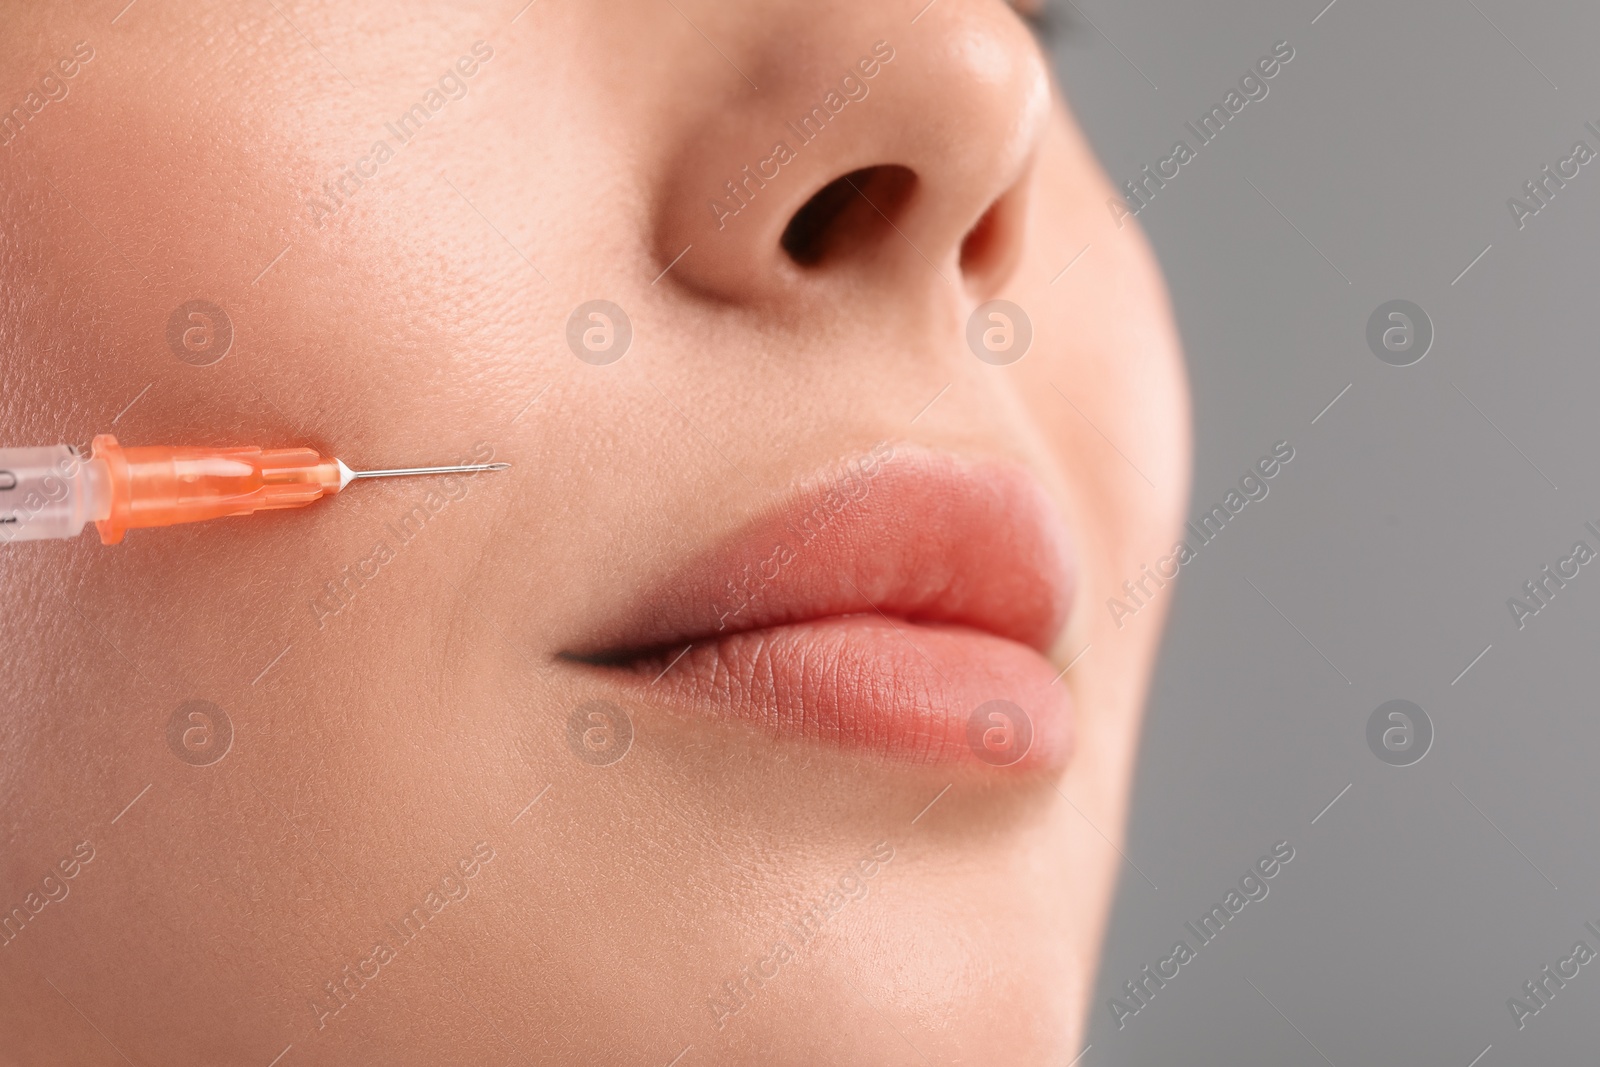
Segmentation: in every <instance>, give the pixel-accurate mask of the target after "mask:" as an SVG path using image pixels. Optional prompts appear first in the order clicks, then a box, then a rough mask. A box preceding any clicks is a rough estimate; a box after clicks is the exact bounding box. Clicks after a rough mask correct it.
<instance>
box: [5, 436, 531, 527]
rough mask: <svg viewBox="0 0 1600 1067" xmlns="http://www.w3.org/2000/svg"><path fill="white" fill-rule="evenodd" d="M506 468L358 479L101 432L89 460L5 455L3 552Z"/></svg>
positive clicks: (268, 452) (53, 451)
mask: <svg viewBox="0 0 1600 1067" xmlns="http://www.w3.org/2000/svg"><path fill="white" fill-rule="evenodd" d="M509 466H511V464H509V463H477V464H466V465H458V466H451V467H403V468H397V469H393V470H374V471H353V470H351V469H350V468H349V467H347V466H345V464H344V461H343V460H338V459H331V458H328V457H324V456H322V455H320V454H319V453H317V452H316V451H315V450H313V449H309V448H270V449H263V448H256V447H254V446H249V445H247V446H243V447H239V448H187V447H183V446H165V445H154V446H145V447H141V448H123V447H122V446H121V445H119V444H117V439H116V438H115V437H113V436H111V435H110V434H100V435H99V436H98V437H96V438H95V439H94V443H93V444H92V445H91V447H90V452H89V457H88V458H87V459H85V458H84V457H83V456H82V455H81V454H80V453H79V452H78V450H77V449H76V448H73V447H72V446H71V445H54V446H50V447H45V448H0V544H6V543H9V542H11V541H37V540H42V539H44V538H62V537H76V536H77V535H78V534H79V533H80V532H81V531H82V530H83V526H84V523H86V522H93V523H94V524H95V527H96V528H97V529H98V530H99V531H100V540H101V541H102V542H103V543H104V544H108V545H114V544H117V543H118V542H120V541H121V540H122V535H123V533H124V532H125V531H127V530H130V529H134V528H136V527H142V526H171V525H173V524H175V523H180V522H201V521H203V520H205V519H217V518H221V517H223V516H225V515H249V514H251V513H252V512H256V511H264V510H266V509H268V508H299V507H304V506H305V505H307V504H309V503H311V502H312V501H314V500H321V499H322V498H323V497H325V496H332V495H333V494H334V493H337V492H339V491H340V490H341V489H343V488H344V487H345V486H347V485H349V484H350V483H351V482H353V481H355V480H356V479H358V478H393V477H399V476H401V475H409V474H471V473H474V472H477V471H497V470H504V469H505V468H507V467H509Z"/></svg>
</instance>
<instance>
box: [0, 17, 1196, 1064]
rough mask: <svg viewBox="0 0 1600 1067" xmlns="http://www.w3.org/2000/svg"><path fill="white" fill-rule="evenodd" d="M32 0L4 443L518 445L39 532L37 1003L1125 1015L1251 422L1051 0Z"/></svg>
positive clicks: (7, 822) (4, 998)
mask: <svg viewBox="0 0 1600 1067" xmlns="http://www.w3.org/2000/svg"><path fill="white" fill-rule="evenodd" d="M8 7H9V10H7V11H6V13H5V15H4V18H3V19H0V24H3V25H4V29H0V70H4V71H5V72H6V74H5V78H4V84H3V86H0V89H3V92H4V93H5V94H6V95H5V96H4V97H3V98H0V106H4V107H7V108H9V107H11V106H12V105H13V104H16V105H18V106H19V107H20V108H21V112H13V113H12V119H11V125H10V126H0V138H3V139H5V140H6V145H5V148H4V151H3V152H0V193H3V198H0V226H3V231H0V292H4V293H5V294H6V298H5V301H4V304H3V306H0V331H3V339H0V351H3V352H4V363H3V370H4V376H3V381H4V384H3V389H0V404H3V411H4V420H3V425H4V427H5V432H4V436H5V440H3V441H0V444H3V445H33V444H48V443H54V442H57V441H60V440H66V441H72V442H79V443H82V442H86V441H87V439H88V438H89V437H90V436H91V435H93V434H95V433H99V432H114V433H116V434H117V435H118V437H119V438H120V439H121V440H122V441H123V443H124V444H159V443H170V444H197V445H223V444H260V445H263V446H286V445H296V444H305V445H310V446H312V447H315V448H319V449H321V450H323V451H324V452H326V453H328V454H334V455H338V456H339V457H340V458H342V459H344V460H345V461H346V462H348V463H349V464H350V465H351V466H354V467H357V468H361V467H375V466H404V465H414V464H422V463H449V462H461V461H463V460H466V461H479V460H485V459H489V458H491V457H492V458H493V459H494V460H504V461H507V462H509V463H510V464H511V467H510V469H509V470H507V471H504V472H501V473H493V474H478V475H474V476H470V477H463V478H454V479H442V480H431V481H428V480H420V479H419V480H406V481H402V480H395V481H388V482H376V483H363V484H359V485H356V486H352V487H351V488H350V489H349V490H347V491H346V492H345V493H344V494H343V495H342V496H340V497H338V498H336V499H334V500H332V501H325V502H323V503H321V504H318V505H315V506H313V507H312V508H310V509H308V510H305V511H297V512H283V513H271V514H263V515H258V516H256V517H255V518H253V519H249V520H224V521H217V522H212V523H207V524H203V525H194V526H185V527H175V528H172V529H166V530H149V531H134V532H133V533H131V534H130V535H129V537H128V539H127V541H126V543H124V544H122V545H120V546H117V547H102V546H100V545H99V544H97V543H94V540H93V539H92V538H89V537H85V538H81V539H79V540H78V541H76V542H41V543H34V544H27V545H15V546H12V547H10V548H7V549H4V550H0V552H3V554H0V576H3V587H4V589H5V593H4V611H3V612H0V642H3V644H4V647H5V648H6V649H7V650H8V654H7V655H6V656H5V657H4V659H3V660H0V680H3V685H4V688H5V691H6V692H7V693H8V694H10V699H9V700H8V702H7V703H8V712H7V714H5V715H4V716H3V717H0V730H3V732H4V733H3V741H0V746H3V747H0V752H3V758H0V795H3V797H4V804H3V810H4V812H5V817H4V826H3V828H4V833H5V849H4V855H3V861H0V893H3V896H0V908H4V909H6V912H7V914H6V916H5V919H6V922H4V923H0V930H3V932H0V942H3V944H0V1003H3V1004H5V1005H6V1007H5V1008H4V1009H3V1010H0V1048H6V1049H9V1050H12V1051H14V1052H15V1053H16V1055H17V1056H18V1057H19V1058H20V1059H22V1060H24V1061H28V1062H33V1061H36V1060H37V1061H44V1060H51V1061H56V1060H65V1059H69V1058H73V1057H77V1058H78V1059H77V1060H75V1062H78V1061H81V1062H86V1063H87V1062H95V1063H99V1062H106V1063H111V1062H121V1061H120V1059H118V1053H120V1054H121V1055H122V1056H124V1057H126V1058H127V1059H129V1060H131V1061H132V1062H135V1063H179V1062H211V1061H227V1062H249V1063H259V1064H261V1065H263V1067H264V1065H266V1064H267V1063H268V1062H269V1061H272V1058H273V1057H274V1056H277V1055H279V1054H280V1051H281V1050H284V1049H285V1048H286V1047H287V1049H288V1051H287V1052H286V1053H284V1054H283V1058H282V1060H281V1061H278V1062H281V1064H283V1065H284V1067H293V1065H296V1064H315V1063H323V1064H347V1063H353V1062H383V1063H418V1064H422V1063H466V1062H479V1061H481V1062H487V1063H501V1062H505V1063H551V1064H565V1063H607V1064H610V1063H616V1064H629V1063H639V1064H649V1063H659V1064H666V1063H668V1062H669V1061H671V1062H674V1063H679V1064H682V1065H683V1067H698V1065H701V1064H746V1063H756V1062H761V1063H771V1064H796V1065H809V1064H816V1063H872V1064H908V1065H909V1064H923V1063H936V1064H944V1063H958V1062H959V1063H980V1062H981V1063H1008V1064H1060V1063H1065V1062H1067V1061H1068V1060H1070V1059H1071V1058H1072V1057H1073V1056H1075V1055H1077V1054H1078V1052H1079V1051H1080V1050H1081V1048H1082V1044H1083V1041H1084V1037H1083V1034H1084V1031H1085V1020H1084V1011H1085V1010H1086V1009H1085V1002H1086V991H1087V989H1088V986H1089V984H1090V982H1091V981H1092V978H1093V975H1094V970H1095V963H1096V955H1097V952H1098V947H1099V943H1100V938H1101V931H1102V928H1103V926H1104V923H1105V920H1106V916H1107V912H1108V907H1109V903H1110V900H1111V894H1112V889H1113V886H1114V884H1115V882H1116V880H1117V878H1118V877H1123V876H1127V877H1138V875H1136V874H1134V872H1132V871H1131V870H1129V869H1127V864H1126V863H1125V862H1124V861H1123V859H1122V858H1121V856H1120V855H1119V853H1118V849H1117V846H1116V844H1115V842H1116V841H1118V839H1119V837H1120V833H1121V828H1122V825H1123V819H1124V808H1125V801H1126V796H1127V792H1128V785H1129V778H1130V768H1131V761H1132V758H1133V755H1134V750H1135V742H1136V736H1137V727H1138V720H1139V712H1140V705H1141V702H1142V699H1143V696H1144V693H1145V689H1146V685H1147V680H1148V677H1149V673H1150V670H1151V664H1152V657H1153V654H1154V652H1155V648H1156V643H1157V638H1158V634H1159V632H1160V628H1161V627H1160V623H1161V616H1162V614H1163V613H1164V610H1165V606H1166V604H1167V602H1168V599H1169V598H1170V596H1171V590H1168V589H1163V588H1162V587H1161V585H1160V584H1159V582H1158V580H1155V579H1152V578H1151V577H1149V572H1147V571H1145V570H1144V568H1145V566H1146V565H1149V566H1150V567H1151V568H1152V570H1154V569H1156V568H1158V566H1159V560H1160V559H1161V558H1162V557H1165V556H1166V555H1167V554H1168V552H1169V550H1170V548H1171V544H1172V541H1173V534H1174V531H1175V529H1176V526H1177V523H1178V513H1179V510H1180V508H1181V504H1182V502H1183V500H1184V499H1185V494H1186V479H1187V462H1188V453H1187V443H1186V442H1187V431H1188V427H1187V422H1186V409H1185V392H1184V384H1183V378H1182V371H1181V367H1180V364H1179V357H1178V351H1177V346H1176V344H1175V341H1174V335H1173V331H1172V327H1171V324H1170V322H1169V319H1168V312H1167V308H1166V304H1165V297H1164V294H1163V290H1162V286H1161V281H1160V278H1159V276H1158V274H1157V271H1156V268H1155V265H1154V263H1153V261H1152V259H1151V257H1150V255H1149V253H1148V251H1147V249H1146V247H1145V245H1144V243H1143V241H1142V239H1141V238H1140V236H1139V234H1138V231H1137V229H1136V228H1135V227H1134V226H1133V225H1132V223H1131V220H1128V219H1124V220H1123V225H1122V226H1121V227H1119V226H1118V225H1117V223H1116V221H1115V219H1114V214H1113V212H1112V211H1110V210H1108V208H1107V201H1108V199H1109V198H1110V197H1111V196H1112V195H1113V191H1112V190H1111V189H1110V188H1109V187H1108V184H1107V183H1106V181H1105V178H1104V176H1103V175H1102V173H1101V171H1100V169H1099V168H1098V166H1097V165H1096V163H1095V161H1094V159H1093V157H1092V155H1091V154H1090V152H1089V150H1088V147H1087V146H1086V145H1085V143H1084V141H1083V139H1082V136H1081V134H1080V133H1079V131H1078V129H1077V128H1076V127H1075V126H1074V125H1073V123H1072V120H1071V118H1070V116H1069V115H1068V114H1067V112H1066V110H1065V108H1064V106H1063V105H1062V103H1061V101H1060V100H1059V99H1058V98H1056V97H1054V96H1053V95H1052V90H1051V88H1050V85H1049V82H1048V80H1047V72H1046V66H1045V62H1044V60H1043V58H1042V57H1041V54H1040V52H1039V50H1038V48H1037V46H1036V44H1035V42H1034V40H1033V39H1032V37H1031V35H1030V32H1029V30H1028V28H1027V27H1026V26H1025V25H1024V23H1023V22H1021V21H1020V20H1019V19H1018V17H1017V16H1016V15H1015V14H1014V13H1013V11H1012V10H1011V9H1010V8H1009V7H1007V6H1005V5H1004V4H1002V3H999V2H996V0H935V2H934V3H931V4H928V5H927V6H926V7H923V3H922V0H913V2H911V3H900V2H895V3H874V4H861V3H855V2H845V0H821V2H818V0H808V2H805V3H800V2H796V0H760V2H753V3H745V4H738V5H726V4H716V3H711V2H708V0H584V2H579V0H536V2H534V3H532V4H529V5H527V6H526V7H523V6H522V0H509V2H495V3H460V4H453V5H448V6H446V5H433V4H421V3H418V4H407V5H396V4H394V3H392V2H390V3H384V4H376V3H374V4H370V5H364V6H352V5H348V4H347V5H334V6H326V5H320V4H310V3H289V2H287V0H264V2H260V3H254V2H253V3H247V4H243V5H240V4H236V3H214V4H213V3H187V2H186V3H184V4H172V3H169V2H166V0H139V2H136V3H134V4H132V5H131V6H129V7H127V8H126V9H123V10H121V11H120V13H119V12H118V10H117V9H118V8H121V7H122V3H121V0H118V2H116V3H112V4H110V5H99V4H96V5H92V9H90V10H81V9H80V10H79V11H78V12H76V13H68V12H64V11H58V10H50V11H46V10H44V9H43V8H35V7H34V6H33V5H22V4H10V5H8ZM519 8H520V10H519ZM919 8H920V10H919ZM80 42H81V44H80ZM85 56H88V58H84V57H85ZM65 60H71V61H70V62H66V61H65ZM69 68H70V69H71V70H72V73H71V74H70V75H69V74H67V73H66V71H67V70H68V69H69ZM46 78H48V79H49V82H48V84H44V83H43V82H42V79H46ZM41 84H43V88H42V89H41V88H40V86H41ZM36 102H37V103H38V104H39V106H38V107H37V109H35V108H34V107H33V104H34V103H36ZM17 114H21V119H20V120H19V119H17V118H16V117H15V116H16V115H17ZM845 176H849V179H848V181H839V179H841V178H844V177H845ZM994 300H1001V301H1007V302H1009V303H1008V304H1006V305H1000V306H997V307H987V306H983V305H986V303H987V302H989V301H994ZM192 301H204V302H206V303H205V304H191V302H192ZM196 316H198V317H196ZM230 330H231V337H230V336H229V331H230ZM1030 335H1031V336H1030ZM219 354H220V358H217V357H218V356H219ZM1019 354H1020V358H1017V357H1018V356H1019ZM1125 581H1126V582H1132V583H1133V589H1134V590H1135V591H1136V592H1135V595H1133V596H1132V597H1131V598H1130V595H1129V593H1128V592H1126V591H1125V587H1124V584H1123V583H1124V582H1125ZM1113 597H1116V598H1120V599H1121V600H1122V601H1123V602H1124V603H1125V604H1129V605H1142V606H1140V607H1138V610H1137V611H1136V612H1135V613H1133V614H1131V615H1130V614H1127V613H1125V612H1113V611H1111V610H1108V606H1107V601H1108V599H1110V598H1113ZM197 702H198V703H197ZM1019 757H1020V758H1019ZM130 802H131V804H130ZM85 855H88V856H89V857H90V858H89V859H87V860H85V859H84V858H83V857H84V856H85ZM69 868H70V869H71V871H72V873H71V874H70V875H69V874H68V873H67V872H68V869H69ZM35 904H37V905H38V906H37V907H35V906H34V905H35ZM18 909H20V910H18ZM19 916H20V917H19ZM7 923H8V924H9V925H7ZM113 1048H114V1049H115V1050H116V1051H115V1052H114V1051H113ZM675 1056H681V1058H680V1059H678V1060H673V1057H675Z"/></svg>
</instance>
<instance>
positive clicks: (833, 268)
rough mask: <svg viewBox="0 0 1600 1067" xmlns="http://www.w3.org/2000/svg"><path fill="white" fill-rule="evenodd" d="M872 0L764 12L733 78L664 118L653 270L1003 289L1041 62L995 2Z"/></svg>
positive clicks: (755, 298) (683, 278)
mask: <svg viewBox="0 0 1600 1067" xmlns="http://www.w3.org/2000/svg"><path fill="white" fill-rule="evenodd" d="M894 7H895V8H898V7H899V5H894ZM889 8H890V5H875V4H860V3H859V0H824V2H822V3H816V2H810V3H798V2H797V3H789V4H782V5H777V6H775V8H774V9H772V12H771V18H772V19H774V20H778V21H779V23H780V25H777V26H773V25H772V23H771V22H770V21H769V20H768V19H766V18H763V20H762V26H761V27H760V31H759V33H757V32H756V31H754V30H753V31H752V34H751V41H750V48H749V50H747V51H744V52H731V53H730V55H729V58H730V62H731V63H732V64H734V65H735V66H737V67H738V68H739V70H740V71H741V73H742V75H743V77H744V80H743V81H737V82H733V83H732V84H731V85H730V87H729V88H728V90H727V95H726V96H723V97H720V98H718V99H715V100H708V101H706V102H705V103H704V105H703V106H702V107H701V114H699V115H697V116H694V117H693V118H692V119H691V118H690V117H688V116H680V124H679V129H680V130H681V131H682V144H681V149H680V150H679V151H678V152H677V158H676V160H675V162H674V164H673V165H672V166H671V168H670V173H669V175H668V176H667V177H666V178H665V180H664V181H663V184H662V195H661V197H660V199H659V201H658V205H659V206H658V209H657V224H656V233H655V246H656V253H657V255H658V256H659V257H660V259H661V263H662V265H663V266H665V265H666V264H667V263H668V262H670V261H672V260H673V259H674V257H678V256H679V255H680V253H681V254H682V258H681V261H680V262H679V263H678V264H677V265H676V266H675V267H674V269H673V272H672V273H673V277H674V279H675V281H676V282H677V283H678V284H680V285H687V286H690V287H692V288H695V289H698V290H701V291H703V292H705V293H707V294H709V295H711V296H713V297H716V298H719V299H721V300H725V301H731V302H737V303H767V304H770V303H773V302H783V301H786V300H804V299H806V298H807V297H812V296H821V297H825V298H827V299H841V298H845V294H851V295H852V296H853V297H855V298H860V297H861V296H862V295H863V294H877V295H878V296H882V295H883V294H884V293H885V291H893V292H895V293H898V294H907V293H922V294H926V293H928V292H929V291H930V290H934V291H938V290H948V292H949V294H950V296H951V298H952V299H971V298H977V299H984V298H986V297H987V296H989V295H991V294H992V293H993V292H994V291H995V290H996V289H997V288H999V286H1000V285H1002V284H1003V283H1004V281H1005V280H1006V277H1007V275H1008V274H1009V271H1010V269H1011V267H1012V265H1013V263H1014V260H1015V257H1016V253H1017V250H1018V248H1019V246H1020V241H1021V236H1022V230H1023V225H1024V221H1025V214H1026V206H1027V185H1028V181H1027V179H1028V171H1029V168H1030V165H1031V161H1032V158H1033V155H1034V151H1035V146H1036V144H1037V142H1038V140H1039V137H1040V135H1041V133H1042V130H1043V127H1044V124H1045V122H1046V121H1047V118H1048V115H1049V106H1050V90H1049V82H1048V78H1047V76H1046V72H1045V66H1044V62H1043V59H1042V57H1041V56H1040V54H1039V50H1038V48H1037V46H1036V45H1035V43H1034V41H1033V37H1032V35H1031V33H1030V32H1029V31H1028V30H1027V28H1026V27H1025V26H1023V25H1022V23H1021V22H1020V20H1019V19H1018V18H1017V17H1016V16H1015V14H1013V12H1012V11H1011V9H1010V8H1009V7H1007V6H1006V5H1005V4H1003V3H1000V2H999V0H935V3H934V5H932V6H930V7H929V8H927V9H925V10H924V11H923V13H922V14H921V15H920V16H917V17H916V19H915V21H912V14H907V13H905V12H903V11H901V12H899V13H897V14H896V15H894V16H893V17H888V16H887V15H886V11H887V10H888V9H889ZM913 13H914V12H913ZM735 48H737V43H735ZM686 248H687V249H688V251H687V252H684V250H685V249H686Z"/></svg>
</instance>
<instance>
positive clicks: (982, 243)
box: [961, 178, 1028, 297]
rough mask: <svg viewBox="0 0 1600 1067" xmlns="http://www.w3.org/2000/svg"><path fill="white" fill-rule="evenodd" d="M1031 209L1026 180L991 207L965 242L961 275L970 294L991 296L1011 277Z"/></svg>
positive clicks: (962, 252)
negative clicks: (1028, 211) (1028, 208)
mask: <svg viewBox="0 0 1600 1067" xmlns="http://www.w3.org/2000/svg"><path fill="white" fill-rule="evenodd" d="M1027 207H1028V199H1027V180H1026V178H1024V179H1023V180H1021V181H1018V182H1017V183H1016V184H1015V185H1013V186H1012V187H1011V188H1010V189H1007V190H1006V191H1005V192H1004V193H1002V194H1001V195H1000V198H999V199H997V200H996V201H995V202H994V203H992V204H990V205H989V210H987V211H985V212H984V213H983V216H982V217H981V218H979V219H978V221H977V222H976V223H974V224H973V227H972V229H970V230H968V231H967V235H966V236H965V237H963V238H962V239H961V276H962V278H963V279H964V280H965V282H966V284H967V289H968V290H969V291H970V292H972V293H974V294H975V295H978V296H985V297H987V296H990V295H992V294H993V293H994V292H995V290H997V289H999V288H1000V287H1001V286H1002V285H1004V284H1005V281H1006V280H1007V279H1008V278H1009V277H1010V275H1011V270H1012V268H1013V267H1015V266H1016V263H1017V258H1018V256H1019V254H1020V252H1021V249H1022V232H1023V230H1024V228H1025V227H1026V225H1027V218H1026V216H1027Z"/></svg>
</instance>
